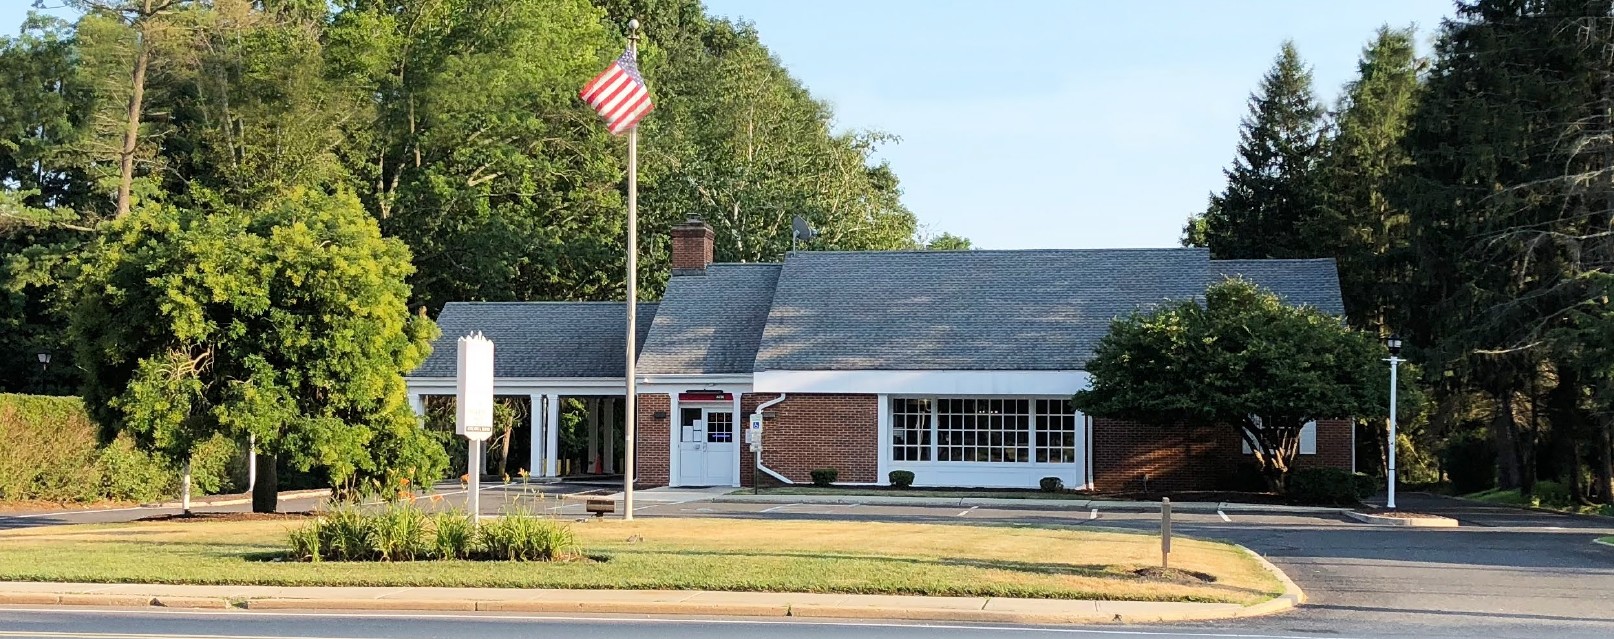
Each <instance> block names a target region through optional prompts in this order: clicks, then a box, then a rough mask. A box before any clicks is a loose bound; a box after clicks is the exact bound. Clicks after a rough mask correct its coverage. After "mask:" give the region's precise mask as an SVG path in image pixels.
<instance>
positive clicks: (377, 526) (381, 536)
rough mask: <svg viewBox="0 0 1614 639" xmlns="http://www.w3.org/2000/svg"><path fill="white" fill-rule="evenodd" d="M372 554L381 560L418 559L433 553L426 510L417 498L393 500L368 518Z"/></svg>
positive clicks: (369, 551) (369, 552)
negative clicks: (415, 502)
mask: <svg viewBox="0 0 1614 639" xmlns="http://www.w3.org/2000/svg"><path fill="white" fill-rule="evenodd" d="M368 524H369V531H368V532H369V542H370V545H369V548H367V549H366V550H367V551H368V553H367V554H369V555H370V556H371V557H373V558H375V559H379V560H381V561H414V560H415V559H417V558H424V557H426V556H427V555H429V554H430V552H431V550H432V548H433V546H434V545H435V544H434V543H433V541H432V540H431V539H428V536H429V534H430V532H431V531H430V530H429V529H428V528H427V520H426V513H423V512H421V511H420V509H419V508H416V507H415V504H414V502H413V501H403V502H393V503H389V504H387V505H386V507H385V508H383V509H382V510H381V512H378V513H375V514H374V515H371V516H370V517H369V518H368Z"/></svg>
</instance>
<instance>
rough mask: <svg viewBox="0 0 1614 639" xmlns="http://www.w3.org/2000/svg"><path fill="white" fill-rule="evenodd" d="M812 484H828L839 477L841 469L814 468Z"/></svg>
mask: <svg viewBox="0 0 1614 639" xmlns="http://www.w3.org/2000/svg"><path fill="white" fill-rule="evenodd" d="M812 476H813V485H814V486H828V485H830V484H833V483H835V480H836V479H838V478H840V476H841V471H839V470H836V469H834V468H815V469H813V471H812Z"/></svg>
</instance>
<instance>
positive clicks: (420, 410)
mask: <svg viewBox="0 0 1614 639" xmlns="http://www.w3.org/2000/svg"><path fill="white" fill-rule="evenodd" d="M409 410H412V411H414V412H415V417H421V418H424V417H425V416H426V396H425V395H422V394H420V393H409Z"/></svg>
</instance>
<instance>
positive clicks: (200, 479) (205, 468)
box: [191, 435, 247, 495]
mask: <svg viewBox="0 0 1614 639" xmlns="http://www.w3.org/2000/svg"><path fill="white" fill-rule="evenodd" d="M245 448H246V447H245V446H242V445H241V444H238V443H236V442H235V440H232V439H230V438H228V437H225V436H223V435H214V436H213V438H212V439H209V440H207V441H204V442H202V443H201V444H198V445H197V446H196V450H194V451H192V452H191V489H192V490H195V491H196V492H198V493H200V494H203V495H218V494H221V493H233V492H240V491H242V490H246V487H247V478H246V469H247V462H246V451H245V450H244V449H245Z"/></svg>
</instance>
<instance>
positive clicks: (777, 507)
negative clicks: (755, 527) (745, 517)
mask: <svg viewBox="0 0 1614 639" xmlns="http://www.w3.org/2000/svg"><path fill="white" fill-rule="evenodd" d="M800 505H801V504H782V505H779V506H773V507H770V508H763V509H762V510H761V511H758V512H765V513H771V512H773V511H775V510H779V509H780V508H789V507H791V506H800Z"/></svg>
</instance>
